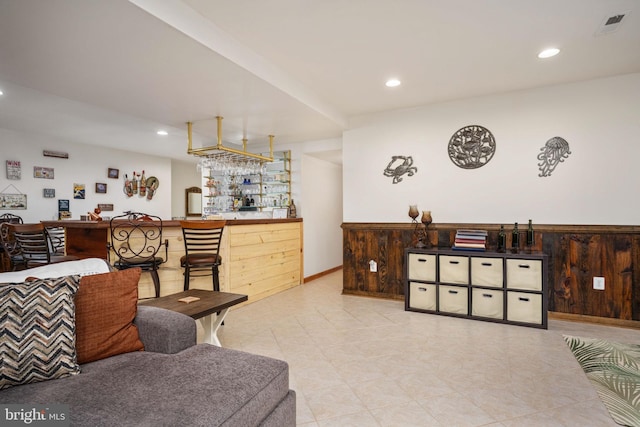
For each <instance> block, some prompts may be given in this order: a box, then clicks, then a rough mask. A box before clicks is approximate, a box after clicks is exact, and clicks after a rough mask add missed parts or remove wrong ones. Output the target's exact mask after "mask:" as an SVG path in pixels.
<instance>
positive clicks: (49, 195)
mask: <svg viewBox="0 0 640 427" xmlns="http://www.w3.org/2000/svg"><path fill="white" fill-rule="evenodd" d="M42 196H43V197H44V198H45V199H53V198H55V197H56V189H55V188H43V189H42Z"/></svg>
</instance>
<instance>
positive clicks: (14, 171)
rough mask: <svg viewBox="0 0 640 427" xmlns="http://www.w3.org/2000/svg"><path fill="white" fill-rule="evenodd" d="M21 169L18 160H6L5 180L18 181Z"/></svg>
mask: <svg viewBox="0 0 640 427" xmlns="http://www.w3.org/2000/svg"><path fill="white" fill-rule="evenodd" d="M21 177H22V169H21V168H20V161H19V160H7V179H20V178H21Z"/></svg>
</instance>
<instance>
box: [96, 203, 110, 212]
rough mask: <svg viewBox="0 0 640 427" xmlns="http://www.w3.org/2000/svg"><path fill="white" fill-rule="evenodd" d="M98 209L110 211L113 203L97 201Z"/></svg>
mask: <svg viewBox="0 0 640 427" xmlns="http://www.w3.org/2000/svg"><path fill="white" fill-rule="evenodd" d="M98 209H100V210H101V211H112V210H113V203H98Z"/></svg>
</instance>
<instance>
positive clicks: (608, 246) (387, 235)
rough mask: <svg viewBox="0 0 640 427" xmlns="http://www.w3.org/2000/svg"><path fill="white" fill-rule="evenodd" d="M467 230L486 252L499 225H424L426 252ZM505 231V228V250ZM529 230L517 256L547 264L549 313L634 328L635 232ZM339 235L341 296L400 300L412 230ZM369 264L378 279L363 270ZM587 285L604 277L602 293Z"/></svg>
mask: <svg viewBox="0 0 640 427" xmlns="http://www.w3.org/2000/svg"><path fill="white" fill-rule="evenodd" d="M470 228H471V229H482V230H487V231H488V232H489V236H488V250H489V251H491V250H495V249H496V246H497V237H498V231H499V229H500V225H499V224H468V223H465V224H453V223H446V224H431V225H430V226H429V232H428V235H429V241H430V242H431V244H432V246H433V247H440V248H450V247H451V246H452V245H453V242H454V239H455V234H456V230H458V229H470ZM512 228H513V224H505V231H506V234H507V249H509V248H511V230H512ZM534 229H535V243H534V245H533V247H532V248H526V247H525V245H524V241H525V230H526V225H525V224H522V225H521V228H520V233H521V237H520V242H521V243H520V248H519V251H520V252H521V253H527V252H544V253H546V254H547V255H548V256H549V270H548V274H549V277H548V281H549V291H548V293H549V295H548V298H549V300H548V307H549V311H550V312H557V313H565V314H566V316H565V318H566V317H572V315H575V316H574V317H575V318H576V319H578V318H583V319H584V318H587V316H592V317H597V318H606V319H610V320H614V319H619V320H622V321H638V320H640V226H626V225H610V226H609V225H545V224H534ZM342 230H343V266H344V273H343V275H344V279H343V281H344V285H343V293H345V294H351V295H362V296H373V297H383V298H394V299H404V287H403V274H404V273H403V272H404V257H403V253H404V249H405V248H407V247H412V246H413V245H414V243H415V242H413V231H414V225H412V224H411V223H404V224H402V223H343V224H342ZM371 260H373V261H375V262H376V263H377V267H378V271H377V272H371V271H370V270H369V262H370V261H371ZM594 277H604V280H605V289H604V290H594V289H593V278H594ZM581 316H583V317H581ZM613 323H615V322H613ZM621 323H625V325H626V326H629V324H628V322H621Z"/></svg>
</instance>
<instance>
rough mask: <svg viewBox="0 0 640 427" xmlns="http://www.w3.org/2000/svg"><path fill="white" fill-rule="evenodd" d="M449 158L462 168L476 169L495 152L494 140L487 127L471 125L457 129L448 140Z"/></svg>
mask: <svg viewBox="0 0 640 427" xmlns="http://www.w3.org/2000/svg"><path fill="white" fill-rule="evenodd" d="M448 150H449V158H450V159H451V161H452V162H453V164H455V165H456V166H458V167H460V168H462V169H477V168H480V167H482V166H484V165H486V164H487V163H489V160H491V158H492V157H493V155H494V153H495V152H496V140H495V138H494V137H493V135H492V134H491V132H490V131H489V129H487V128H485V127H483V126H478V125H471V126H465V127H463V128H461V129H458V131H457V132H456V133H454V134H453V136H452V137H451V139H450V140H449V148H448Z"/></svg>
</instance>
